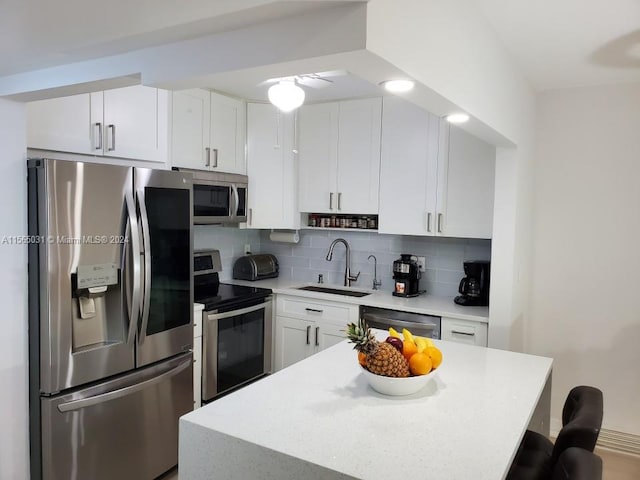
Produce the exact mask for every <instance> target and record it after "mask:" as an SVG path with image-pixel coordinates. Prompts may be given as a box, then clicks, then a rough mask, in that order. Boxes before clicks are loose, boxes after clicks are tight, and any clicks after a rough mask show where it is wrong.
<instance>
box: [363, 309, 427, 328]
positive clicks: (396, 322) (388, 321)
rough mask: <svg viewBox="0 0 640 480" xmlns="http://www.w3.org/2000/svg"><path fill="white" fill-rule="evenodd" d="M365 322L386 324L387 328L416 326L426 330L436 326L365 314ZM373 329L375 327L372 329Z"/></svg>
mask: <svg viewBox="0 0 640 480" xmlns="http://www.w3.org/2000/svg"><path fill="white" fill-rule="evenodd" d="M363 318H364V320H365V321H368V320H371V321H373V322H376V323H382V324H386V325H387V326H389V327H407V328H409V327H416V326H421V327H422V326H424V328H426V329H428V330H433V329H435V328H436V327H437V326H438V324H437V323H431V322H428V323H425V322H405V321H404V320H396V319H394V318H389V317H379V316H378V315H371V314H367V313H365V314H364V316H363ZM374 328H375V327H374Z"/></svg>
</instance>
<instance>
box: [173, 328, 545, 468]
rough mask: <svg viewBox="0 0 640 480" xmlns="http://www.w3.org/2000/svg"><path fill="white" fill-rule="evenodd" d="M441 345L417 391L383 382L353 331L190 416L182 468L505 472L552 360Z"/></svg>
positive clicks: (183, 427)
mask: <svg viewBox="0 0 640 480" xmlns="http://www.w3.org/2000/svg"><path fill="white" fill-rule="evenodd" d="M378 333H379V334H383V333H384V332H380V331H378ZM435 343H436V345H437V346H438V347H439V348H440V349H441V350H442V352H443V356H444V360H443V363H442V365H441V366H440V367H439V368H438V370H437V371H436V372H435V373H434V375H433V380H432V381H430V383H428V384H427V386H426V387H425V388H424V389H423V390H421V391H420V392H418V393H416V394H413V395H409V396H406V397H388V396H384V395H381V394H378V393H376V392H375V391H373V390H372V389H371V388H370V387H369V385H368V383H367V382H366V380H365V377H364V375H363V374H362V373H361V367H360V366H359V365H358V364H357V360H356V354H355V352H354V351H353V349H352V345H351V344H349V343H347V342H346V341H344V342H342V343H339V344H337V345H335V346H333V347H331V348H328V349H326V350H324V351H322V352H320V353H318V354H316V355H313V356H311V357H309V358H307V359H305V360H303V361H301V362H298V363H296V364H294V365H292V366H290V367H288V368H285V369H283V370H281V371H279V372H277V373H275V374H273V375H271V376H269V377H266V378H264V379H262V380H260V381H258V382H256V383H254V384H251V385H249V386H247V387H245V388H243V389H241V390H239V391H237V392H234V393H232V394H230V395H228V396H225V397H223V398H221V399H219V400H217V401H215V402H213V403H211V404H209V405H206V406H205V407H203V408H201V409H199V410H196V411H194V412H192V413H189V414H187V415H185V416H183V417H182V418H181V421H180V422H181V423H180V460H179V461H180V478H181V479H184V480H192V479H200V478H202V479H204V478H225V479H236V478H237V479H242V478H260V479H274V480H275V479H279V480H285V479H301V478H304V479H305V480H306V479H315V478H318V479H344V478H357V479H381V480H389V479H413V478H429V479H431V480H438V479H441V480H455V479H465V480H466V479H470V478H473V479H475V480H482V479H486V480H497V479H501V478H504V476H505V475H506V472H507V471H508V468H509V465H510V464H511V461H512V459H513V457H514V456H515V452H516V450H517V447H518V444H519V442H520V440H521V438H522V435H523V433H524V431H525V429H526V428H527V425H528V424H529V421H530V418H531V416H532V413H533V411H534V408H535V406H536V404H537V402H538V400H539V398H540V396H541V394H542V391H543V388H544V386H545V383H546V381H547V379H548V377H549V375H550V372H551V366H552V360H551V359H549V358H544V357H537V356H532V355H525V354H520V353H513V352H508V351H502V350H494V349H489V348H482V347H473V346H468V345H462V344H458V343H453V342H445V341H436V342H435ZM247 475H250V476H247Z"/></svg>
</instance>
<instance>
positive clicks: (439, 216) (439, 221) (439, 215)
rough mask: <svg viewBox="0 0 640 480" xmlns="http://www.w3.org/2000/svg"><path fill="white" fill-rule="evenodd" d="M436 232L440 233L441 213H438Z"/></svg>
mask: <svg viewBox="0 0 640 480" xmlns="http://www.w3.org/2000/svg"><path fill="white" fill-rule="evenodd" d="M438 233H442V214H441V213H439V214H438Z"/></svg>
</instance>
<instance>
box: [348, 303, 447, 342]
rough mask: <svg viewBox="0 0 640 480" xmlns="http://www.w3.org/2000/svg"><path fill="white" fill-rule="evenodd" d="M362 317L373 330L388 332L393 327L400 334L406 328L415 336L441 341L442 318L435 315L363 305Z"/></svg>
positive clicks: (361, 308)
mask: <svg viewBox="0 0 640 480" xmlns="http://www.w3.org/2000/svg"><path fill="white" fill-rule="evenodd" d="M360 317H361V318H364V320H365V321H366V322H367V325H368V326H369V327H371V328H379V329H381V330H388V329H389V327H393V328H394V329H396V330H397V331H398V332H402V329H403V328H406V329H407V330H409V331H410V332H411V333H412V334H413V335H418V336H420V337H427V338H434V339H436V340H439V339H440V317H436V316H433V315H426V314H422V313H412V312H402V311H398V310H389V309H387V308H377V307H367V306H364V305H363V306H361V307H360Z"/></svg>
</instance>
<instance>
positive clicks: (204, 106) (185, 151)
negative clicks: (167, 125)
mask: <svg viewBox="0 0 640 480" xmlns="http://www.w3.org/2000/svg"><path fill="white" fill-rule="evenodd" d="M210 102H211V99H210V93H209V92H208V91H207V90H201V89H192V90H182V91H178V92H173V118H172V126H173V128H172V135H173V137H172V144H171V165H173V166H174V167H185V168H193V169H202V170H207V169H208V168H209V167H208V166H207V163H210V162H211V151H210V150H207V149H208V148H209V123H210V113H211V107H210Z"/></svg>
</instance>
